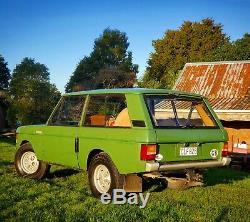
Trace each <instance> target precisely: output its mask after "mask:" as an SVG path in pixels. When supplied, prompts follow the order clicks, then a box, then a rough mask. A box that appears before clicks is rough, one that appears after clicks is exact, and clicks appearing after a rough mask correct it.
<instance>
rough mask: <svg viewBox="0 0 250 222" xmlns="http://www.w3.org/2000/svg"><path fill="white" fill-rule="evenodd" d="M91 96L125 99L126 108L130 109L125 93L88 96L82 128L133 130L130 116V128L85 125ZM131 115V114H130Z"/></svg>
mask: <svg viewBox="0 0 250 222" xmlns="http://www.w3.org/2000/svg"><path fill="white" fill-rule="evenodd" d="M91 96H99V97H109V96H118V97H123V98H124V99H125V103H126V108H127V109H128V103H127V98H126V94H125V93H105V94H88V95H87V98H86V101H85V106H84V111H83V116H82V120H81V124H80V126H81V127H92V128H108V129H117V128H118V129H131V128H132V126H133V125H132V120H131V118H130V115H129V120H130V126H106V125H103V126H101V125H99V126H98V125H85V120H86V115H87V111H88V107H89V103H90V99H91ZM105 110H106V98H105ZM128 114H129V112H128Z"/></svg>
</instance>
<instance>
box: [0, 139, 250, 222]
mask: <svg viewBox="0 0 250 222" xmlns="http://www.w3.org/2000/svg"><path fill="white" fill-rule="evenodd" d="M14 153H15V146H14V142H13V141H11V140H8V139H0V221H62V220H63V221H64V220H65V221H250V174H249V173H246V172H241V171H235V170H231V169H226V168H223V169H222V168H221V169H210V170H208V171H206V173H205V180H206V187H196V188H191V189H188V190H184V191H177V190H169V189H165V190H163V191H161V192H156V191H155V190H157V187H155V186H153V187H152V188H150V190H148V191H145V192H151V195H150V197H149V201H148V204H147V206H146V208H144V209H140V208H139V207H138V206H136V205H128V204H125V205H113V204H109V205H103V204H102V203H101V202H100V201H99V200H97V199H95V198H93V196H92V194H91V192H90V189H89V187H88V182H87V174H86V172H77V171H74V170H71V169H67V168H62V167H56V166H53V167H52V168H51V173H50V174H49V176H48V178H46V179H44V180H41V181H35V180H31V179H28V178H21V177H18V176H17V175H16V173H15V169H14V166H13V158H14Z"/></svg>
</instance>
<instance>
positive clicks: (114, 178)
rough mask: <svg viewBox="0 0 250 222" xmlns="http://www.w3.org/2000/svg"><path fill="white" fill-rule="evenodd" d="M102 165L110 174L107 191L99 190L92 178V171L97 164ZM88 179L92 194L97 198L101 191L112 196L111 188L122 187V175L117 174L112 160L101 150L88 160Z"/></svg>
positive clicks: (93, 171)
mask: <svg viewBox="0 0 250 222" xmlns="http://www.w3.org/2000/svg"><path fill="white" fill-rule="evenodd" d="M100 165H104V166H106V168H107V169H108V171H109V174H110V179H111V182H110V187H109V189H108V190H107V192H101V191H99V190H98V188H97V184H96V183H95V180H94V173H95V170H96V169H97V167H98V166H100ZM88 179H89V185H90V189H91V191H92V193H93V195H94V196H95V197H97V198H100V196H101V194H102V193H109V194H110V195H111V196H112V191H113V189H122V188H123V183H124V182H123V179H124V178H123V176H122V175H120V174H119V172H118V170H117V168H116V167H115V165H114V163H113V161H112V160H111V158H110V157H109V156H108V154H106V153H104V152H101V153H99V154H97V155H95V156H94V157H93V159H92V160H91V162H90V165H89V168H88Z"/></svg>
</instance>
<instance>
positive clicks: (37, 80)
mask: <svg viewBox="0 0 250 222" xmlns="http://www.w3.org/2000/svg"><path fill="white" fill-rule="evenodd" d="M9 97H10V102H11V106H10V108H9V110H8V119H9V121H10V123H11V124H13V125H15V124H16V122H17V121H18V122H21V123H22V124H35V123H43V122H45V121H46V120H47V118H48V116H49V114H50V113H51V111H52V109H53V107H54V106H55V104H56V102H57V101H58V99H59V97H60V93H59V92H58V90H57V89H56V86H55V85H53V84H50V82H49V71H48V68H47V67H46V66H45V65H43V64H40V63H38V62H35V60H34V59H30V58H24V59H23V60H22V62H21V63H20V64H18V65H17V66H16V67H15V69H14V70H13V75H12V79H11V81H10V87H9Z"/></svg>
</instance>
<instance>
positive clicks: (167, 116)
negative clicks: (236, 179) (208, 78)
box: [146, 95, 224, 161]
mask: <svg viewBox="0 0 250 222" xmlns="http://www.w3.org/2000/svg"><path fill="white" fill-rule="evenodd" d="M146 102H147V105H148V108H149V112H150V115H151V119H152V122H153V125H154V127H155V132H156V137H157V143H158V145H159V153H160V154H162V155H163V159H162V161H184V160H206V159H217V158H219V157H220V153H221V152H220V151H221V148H222V146H223V141H224V133H223V131H222V130H221V129H220V128H219V127H218V125H217V123H216V121H215V119H214V118H213V116H212V115H211V113H210V112H209V109H208V108H207V106H206V105H205V103H204V102H203V100H202V99H201V98H190V97H180V96H167V95H157V96H156V95H152V96H147V97H146Z"/></svg>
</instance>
